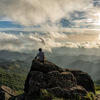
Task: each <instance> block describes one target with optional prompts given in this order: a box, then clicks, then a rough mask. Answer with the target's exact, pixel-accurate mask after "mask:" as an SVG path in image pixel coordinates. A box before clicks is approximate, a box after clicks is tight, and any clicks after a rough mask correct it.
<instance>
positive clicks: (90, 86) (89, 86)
mask: <svg viewBox="0 0 100 100" xmlns="http://www.w3.org/2000/svg"><path fill="white" fill-rule="evenodd" d="M66 71H69V72H71V73H72V74H73V75H74V76H75V78H76V80H77V84H78V85H80V86H82V87H84V88H85V89H86V90H87V91H88V92H93V93H94V94H95V88H94V82H93V80H92V79H91V77H90V75H88V74H87V73H85V72H82V71H80V70H73V69H66Z"/></svg>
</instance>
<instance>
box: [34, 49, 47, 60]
mask: <svg viewBox="0 0 100 100" xmlns="http://www.w3.org/2000/svg"><path fill="white" fill-rule="evenodd" d="M35 58H36V59H38V60H40V61H41V62H44V61H45V55H44V52H42V49H41V48H39V53H38V54H37V56H36V57H35Z"/></svg>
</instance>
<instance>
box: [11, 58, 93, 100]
mask: <svg viewBox="0 0 100 100" xmlns="http://www.w3.org/2000/svg"><path fill="white" fill-rule="evenodd" d="M24 92H25V93H23V94H21V95H18V96H13V97H11V98H10V99H9V100H90V99H89V97H88V94H89V93H90V92H92V93H93V94H95V89H94V83H93V81H92V79H91V77H90V76H89V75H88V74H87V73H85V72H82V71H79V70H71V69H63V68H60V67H58V66H57V65H55V64H53V63H51V62H49V61H46V62H45V63H41V62H40V61H38V60H33V61H32V66H31V69H30V71H29V73H28V75H27V78H26V81H25V88H24ZM59 98H60V99H59Z"/></svg>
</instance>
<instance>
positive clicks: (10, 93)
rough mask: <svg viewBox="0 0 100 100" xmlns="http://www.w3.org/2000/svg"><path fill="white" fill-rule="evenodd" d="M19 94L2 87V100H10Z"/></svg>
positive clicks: (0, 91) (0, 93)
mask: <svg viewBox="0 0 100 100" xmlns="http://www.w3.org/2000/svg"><path fill="white" fill-rule="evenodd" d="M17 95H18V94H17V93H16V92H14V91H13V90H12V89H10V88H9V87H7V86H3V85H1V86H0V100H8V99H9V98H10V97H12V96H17Z"/></svg>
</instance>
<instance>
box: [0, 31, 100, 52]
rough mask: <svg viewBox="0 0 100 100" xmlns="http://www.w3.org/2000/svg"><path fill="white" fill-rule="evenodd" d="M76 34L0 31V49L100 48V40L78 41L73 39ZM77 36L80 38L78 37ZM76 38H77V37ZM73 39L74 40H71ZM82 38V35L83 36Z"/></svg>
mask: <svg viewBox="0 0 100 100" xmlns="http://www.w3.org/2000/svg"><path fill="white" fill-rule="evenodd" d="M72 37H73V38H75V37H74V36H69V35H66V34H64V33H58V32H55V33H54V32H50V33H48V34H47V33H46V34H41V35H40V34H39V33H35V34H32V33H30V34H23V33H20V34H19V35H18V34H17V35H15V34H7V33H0V50H5V49H6V50H9V49H10V50H14V51H30V50H37V49H38V48H40V47H41V48H43V49H44V50H48V51H51V50H52V49H53V48H61V47H65V48H100V42H99V40H97V41H95V42H94V41H87V42H85V41H84V42H82V41H81V42H78V41H77V42H76V41H73V42H71V41H72V40H73V38H72ZM77 38H80V36H79V37H77ZM77 38H76V39H77ZM93 38H94V36H93ZM71 39H72V40H71ZM81 39H82V37H81Z"/></svg>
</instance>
